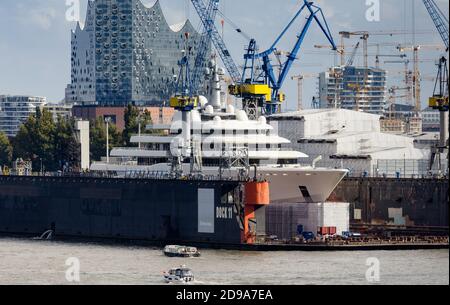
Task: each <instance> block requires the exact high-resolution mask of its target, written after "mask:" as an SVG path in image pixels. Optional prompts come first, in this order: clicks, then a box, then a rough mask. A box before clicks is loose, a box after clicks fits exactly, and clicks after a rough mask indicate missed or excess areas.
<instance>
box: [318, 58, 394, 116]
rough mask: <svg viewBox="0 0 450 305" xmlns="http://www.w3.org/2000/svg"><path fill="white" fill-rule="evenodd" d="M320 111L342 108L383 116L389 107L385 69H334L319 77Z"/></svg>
mask: <svg viewBox="0 0 450 305" xmlns="http://www.w3.org/2000/svg"><path fill="white" fill-rule="evenodd" d="M319 97H320V108H342V109H349V110H357V111H364V112H368V113H372V114H379V115H382V114H383V113H384V111H385V108H386V105H387V73H386V71H385V70H382V69H376V68H367V69H366V68H361V67H351V66H349V67H333V68H330V69H329V70H328V71H326V72H322V73H320V75H319Z"/></svg>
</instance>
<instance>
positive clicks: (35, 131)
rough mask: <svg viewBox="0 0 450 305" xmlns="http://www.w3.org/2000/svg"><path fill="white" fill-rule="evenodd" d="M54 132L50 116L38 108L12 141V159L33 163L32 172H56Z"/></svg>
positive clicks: (54, 127) (53, 124) (47, 112)
mask: <svg viewBox="0 0 450 305" xmlns="http://www.w3.org/2000/svg"><path fill="white" fill-rule="evenodd" d="M55 131H56V125H55V122H54V121H53V116H52V114H51V113H50V112H49V111H47V110H44V111H41V110H40V108H39V107H38V108H37V109H36V114H35V115H32V116H30V117H29V118H28V120H27V121H26V122H25V123H24V124H23V125H22V126H20V129H19V132H18V134H17V136H16V138H15V139H14V141H13V147H14V157H15V158H22V159H25V160H31V161H33V170H34V171H38V170H40V169H45V170H47V171H52V170H56V169H57V164H56V163H55V156H54V153H55V149H54V148H55V140H54V139H55Z"/></svg>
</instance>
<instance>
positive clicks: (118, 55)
mask: <svg viewBox="0 0 450 305" xmlns="http://www.w3.org/2000/svg"><path fill="white" fill-rule="evenodd" d="M186 33H189V35H186ZM186 37H188V39H186ZM199 40H200V35H199V34H198V33H197V32H196V30H195V29H194V27H193V26H192V24H191V23H190V22H189V21H186V22H185V23H183V24H178V25H174V26H169V25H168V23H167V21H166V19H165V17H164V15H163V12H162V9H161V6H160V4H159V2H156V3H155V4H154V5H153V6H152V7H146V6H145V5H144V4H142V2H141V0H95V1H89V2H88V9H87V14H86V22H85V24H84V27H83V28H82V27H81V26H80V25H79V24H78V25H77V27H76V29H75V30H74V31H73V32H72V45H71V47H72V51H71V52H72V54H71V57H72V71H71V78H72V80H71V84H69V85H68V86H67V88H66V102H68V103H74V104H81V105H97V106H125V105H127V104H129V103H132V104H135V105H137V106H149V105H161V104H163V103H164V102H166V101H168V99H169V97H170V95H171V94H172V93H173V89H174V76H175V75H178V72H179V67H178V61H179V60H180V58H181V57H182V50H184V49H186V46H188V49H189V51H190V53H191V57H192V58H193V59H194V58H195V54H196V51H197V47H198V41H199ZM186 41H187V43H186ZM191 62H194V60H192V61H191Z"/></svg>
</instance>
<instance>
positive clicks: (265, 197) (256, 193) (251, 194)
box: [245, 182, 270, 205]
mask: <svg viewBox="0 0 450 305" xmlns="http://www.w3.org/2000/svg"><path fill="white" fill-rule="evenodd" d="M245 204H247V205H269V204H270V191H269V182H248V183H246V184H245Z"/></svg>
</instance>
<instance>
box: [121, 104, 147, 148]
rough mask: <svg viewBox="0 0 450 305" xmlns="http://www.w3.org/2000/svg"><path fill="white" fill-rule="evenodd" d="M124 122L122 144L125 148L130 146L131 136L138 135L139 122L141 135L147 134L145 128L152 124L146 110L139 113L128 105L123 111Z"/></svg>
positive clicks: (135, 108) (136, 108)
mask: <svg viewBox="0 0 450 305" xmlns="http://www.w3.org/2000/svg"><path fill="white" fill-rule="evenodd" d="M124 120H125V128H124V130H123V134H122V136H123V144H124V145H125V146H131V143H130V139H131V136H132V135H136V134H138V133H139V121H140V122H141V133H143V134H144V133H148V131H147V130H146V128H145V127H146V126H147V125H148V124H151V123H152V116H151V114H150V112H149V111H148V110H145V111H144V112H143V113H141V111H140V110H139V108H138V107H136V106H133V105H131V104H129V105H128V106H127V108H126V109H125V117H124Z"/></svg>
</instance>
